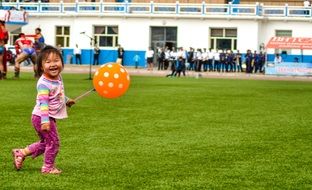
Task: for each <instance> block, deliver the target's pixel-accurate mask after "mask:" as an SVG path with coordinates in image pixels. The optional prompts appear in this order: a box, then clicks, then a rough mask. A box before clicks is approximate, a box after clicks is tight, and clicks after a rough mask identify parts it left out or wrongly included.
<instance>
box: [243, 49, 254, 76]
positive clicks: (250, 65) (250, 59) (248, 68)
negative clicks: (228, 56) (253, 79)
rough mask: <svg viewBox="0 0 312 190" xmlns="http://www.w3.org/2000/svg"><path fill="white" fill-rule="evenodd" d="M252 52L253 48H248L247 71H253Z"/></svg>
mask: <svg viewBox="0 0 312 190" xmlns="http://www.w3.org/2000/svg"><path fill="white" fill-rule="evenodd" d="M252 61H253V57H252V53H251V50H247V53H246V55H245V62H246V73H252Z"/></svg>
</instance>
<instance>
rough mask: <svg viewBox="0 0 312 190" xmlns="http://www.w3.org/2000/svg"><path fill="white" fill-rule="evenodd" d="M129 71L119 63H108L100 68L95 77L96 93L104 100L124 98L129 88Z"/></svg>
mask: <svg viewBox="0 0 312 190" xmlns="http://www.w3.org/2000/svg"><path fill="white" fill-rule="evenodd" d="M129 85H130V76H129V73H128V71H127V70H126V69H125V68H124V67H123V66H122V65H120V64H118V63H107V64H104V65H102V66H101V68H99V69H98V70H97V71H96V72H95V74H94V77H93V86H94V88H95V90H96V92H97V93H98V94H99V95H100V96H102V97H104V98H117V97H119V96H122V95H123V94H124V93H125V92H126V91H127V90H128V88H129Z"/></svg>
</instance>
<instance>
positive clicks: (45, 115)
mask: <svg viewBox="0 0 312 190" xmlns="http://www.w3.org/2000/svg"><path fill="white" fill-rule="evenodd" d="M37 91H38V95H37V96H38V100H39V103H40V111H41V124H43V123H49V93H50V89H49V88H48V87H47V86H46V85H44V84H40V85H38V88H37Z"/></svg>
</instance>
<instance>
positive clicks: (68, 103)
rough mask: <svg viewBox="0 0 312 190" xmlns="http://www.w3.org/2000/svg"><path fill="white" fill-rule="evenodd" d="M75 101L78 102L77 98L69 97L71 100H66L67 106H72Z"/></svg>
mask: <svg viewBox="0 0 312 190" xmlns="http://www.w3.org/2000/svg"><path fill="white" fill-rule="evenodd" d="M75 103H76V102H75V100H72V99H69V100H68V101H67V102H66V106H68V107H72V105H74V104H75Z"/></svg>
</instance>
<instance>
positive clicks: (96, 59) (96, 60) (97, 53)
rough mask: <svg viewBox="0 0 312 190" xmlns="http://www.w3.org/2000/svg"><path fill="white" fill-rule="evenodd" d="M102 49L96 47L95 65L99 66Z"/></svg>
mask: <svg viewBox="0 0 312 190" xmlns="http://www.w3.org/2000/svg"><path fill="white" fill-rule="evenodd" d="M100 53H101V51H100V48H99V47H98V46H97V45H96V46H95V48H94V59H93V65H99V57H100Z"/></svg>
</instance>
